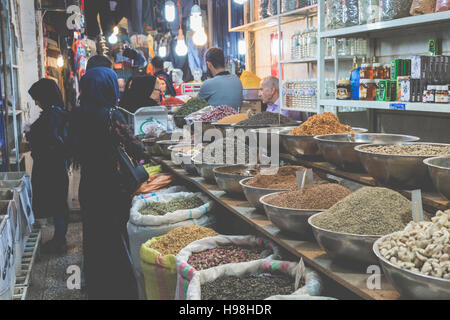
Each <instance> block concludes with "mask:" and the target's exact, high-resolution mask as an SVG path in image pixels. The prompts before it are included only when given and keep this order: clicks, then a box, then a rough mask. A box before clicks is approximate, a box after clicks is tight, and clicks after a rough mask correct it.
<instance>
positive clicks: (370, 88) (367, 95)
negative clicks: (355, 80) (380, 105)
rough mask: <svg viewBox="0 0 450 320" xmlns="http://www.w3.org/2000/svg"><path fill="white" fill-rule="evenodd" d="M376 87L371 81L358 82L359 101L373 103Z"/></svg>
mask: <svg viewBox="0 0 450 320" xmlns="http://www.w3.org/2000/svg"><path fill="white" fill-rule="evenodd" d="M376 91H377V86H376V84H375V81H374V80H373V79H361V80H359V100H369V101H375V98H376V94H377V93H376Z"/></svg>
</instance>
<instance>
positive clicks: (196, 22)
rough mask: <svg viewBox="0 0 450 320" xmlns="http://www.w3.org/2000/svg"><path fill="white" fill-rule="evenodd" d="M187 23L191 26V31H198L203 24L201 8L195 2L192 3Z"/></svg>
mask: <svg viewBox="0 0 450 320" xmlns="http://www.w3.org/2000/svg"><path fill="white" fill-rule="evenodd" d="M189 24H190V26H191V30H192V31H199V30H200V29H201V28H202V26H203V20H202V10H201V9H200V7H199V5H197V4H194V5H193V6H192V9H191V16H190V18H189Z"/></svg>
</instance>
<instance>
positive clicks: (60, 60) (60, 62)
mask: <svg viewBox="0 0 450 320" xmlns="http://www.w3.org/2000/svg"><path fill="white" fill-rule="evenodd" d="M56 65H57V66H58V67H60V68H62V67H63V66H64V58H63V56H62V54H60V55H59V56H58V59H56Z"/></svg>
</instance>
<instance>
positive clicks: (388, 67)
mask: <svg viewBox="0 0 450 320" xmlns="http://www.w3.org/2000/svg"><path fill="white" fill-rule="evenodd" d="M383 76H384V78H383V79H390V78H391V65H390V64H389V63H387V64H385V65H384V67H383Z"/></svg>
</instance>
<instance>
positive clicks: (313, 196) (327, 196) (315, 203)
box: [265, 183, 352, 210]
mask: <svg viewBox="0 0 450 320" xmlns="http://www.w3.org/2000/svg"><path fill="white" fill-rule="evenodd" d="M351 193H352V192H351V191H350V190H349V189H347V188H346V187H343V186H341V185H339V184H336V183H327V184H320V185H310V186H306V187H304V188H303V189H299V190H295V191H288V192H283V193H281V194H276V195H272V196H269V197H267V198H266V199H265V202H267V203H268V204H271V205H274V206H277V207H282V208H290V209H317V210H319V209H322V210H325V209H328V208H330V207H331V206H333V205H334V204H335V203H337V202H338V201H340V200H341V199H343V198H345V197H346V196H348V195H349V194H351Z"/></svg>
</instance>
